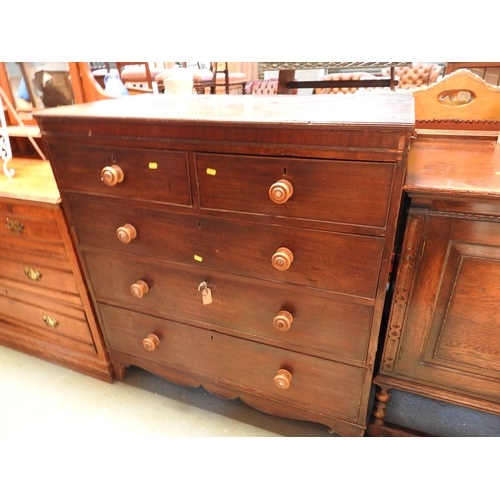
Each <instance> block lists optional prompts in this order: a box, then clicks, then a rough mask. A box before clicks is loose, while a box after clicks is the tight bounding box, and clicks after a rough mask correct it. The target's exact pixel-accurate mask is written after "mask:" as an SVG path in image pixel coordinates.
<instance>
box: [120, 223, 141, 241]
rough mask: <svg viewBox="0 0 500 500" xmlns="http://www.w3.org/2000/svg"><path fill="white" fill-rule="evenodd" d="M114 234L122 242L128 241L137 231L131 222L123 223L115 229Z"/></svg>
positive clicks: (135, 235) (134, 236)
mask: <svg viewBox="0 0 500 500" xmlns="http://www.w3.org/2000/svg"><path fill="white" fill-rule="evenodd" d="M116 236H118V239H119V240H120V241H121V242H122V243H130V242H131V241H132V240H133V239H134V238H136V237H137V231H136V229H135V227H134V226H132V224H124V225H123V226H122V227H119V228H118V229H117V230H116Z"/></svg>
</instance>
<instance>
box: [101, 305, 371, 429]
mask: <svg viewBox="0 0 500 500" xmlns="http://www.w3.org/2000/svg"><path fill="white" fill-rule="evenodd" d="M100 309H101V314H102V317H103V322H104V328H105V335H106V336H107V340H108V345H109V348H110V349H111V350H116V351H119V352H124V353H128V354H130V355H133V356H134V357H135V359H136V360H137V365H138V366H140V364H141V363H140V360H141V359H144V360H150V361H156V362H158V363H162V364H165V366H168V367H169V368H170V369H174V370H180V371H184V372H188V373H193V374H196V375H198V376H200V377H202V378H203V377H205V378H207V379H209V380H211V381H217V382H221V383H226V384H228V385H231V386H233V387H237V388H239V389H240V390H243V391H244V390H248V391H250V392H251V393H252V394H261V395H264V396H268V397H272V398H274V399H276V400H280V401H284V402H289V403H292V404H297V405H299V406H301V407H312V408H315V409H319V410H324V411H328V412H330V413H332V414H334V415H338V416H341V417H343V418H346V419H350V420H353V421H355V420H356V419H357V418H358V412H359V398H360V396H361V391H362V385H363V378H364V370H363V369H361V368H356V367H353V366H349V365H345V364H342V363H335V362H332V361H328V360H325V359H321V358H311V357H309V356H306V355H304V354H299V353H296V352H292V351H288V350H286V349H279V348H276V347H271V346H268V345H265V344H261V343H258V342H252V341H248V340H242V339H239V338H236V337H232V336H230V335H224V334H221V333H216V332H213V331H209V330H204V329H200V328H194V327H192V326H188V325H184V324H181V323H177V322H173V321H166V320H163V319H159V318H156V317H153V316H148V315H144V314H140V313H137V312H132V311H129V310H125V309H120V308H116V307H111V306H107V305H101V308H100ZM150 335H155V336H156V338H157V340H158V343H157V344H156V339H155V338H154V337H149V336H150ZM144 339H148V340H146V342H147V345H149V346H151V345H153V344H154V345H155V348H154V350H148V349H146V348H145V347H144V343H143V341H144ZM150 348H151V347H150ZM279 370H287V371H288V372H289V373H290V374H291V375H292V379H291V380H290V385H289V387H288V388H287V389H282V388H279V387H278V386H277V385H276V384H275V377H276V376H277V375H278V372H279Z"/></svg>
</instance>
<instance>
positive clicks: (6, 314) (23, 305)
mask: <svg viewBox="0 0 500 500" xmlns="http://www.w3.org/2000/svg"><path fill="white" fill-rule="evenodd" d="M9 165H15V170H16V175H15V177H13V178H10V179H8V178H6V177H2V178H1V179H0V217H1V218H2V221H3V223H2V224H1V226H0V286H1V293H0V343H1V344H3V345H6V346H8V347H12V348H14V349H17V350H21V351H24V352H27V353H29V354H33V355H35V356H38V357H41V358H44V359H47V360H49V361H52V362H56V363H59V364H62V365H64V366H66V367H68V368H71V369H74V370H77V371H80V372H83V373H85V374H87V375H92V376H94V377H97V378H100V379H103V380H106V381H108V382H110V381H112V380H113V378H114V377H113V371H112V367H111V365H110V362H109V359H108V356H107V353H106V348H105V345H104V341H103V338H102V334H101V332H100V330H99V327H98V324H97V322H96V319H95V315H94V312H93V309H92V304H91V299H90V297H89V295H88V291H87V288H86V285H85V282H84V278H83V276H82V274H81V270H80V267H79V263H78V259H77V256H76V253H75V249H74V246H73V243H72V241H71V237H70V234H69V231H68V226H67V223H66V220H65V217H64V215H63V212H62V210H61V207H60V197H59V192H58V190H57V186H56V183H55V180H54V176H53V174H52V170H51V168H50V164H49V162H42V161H38V160H35V161H32V160H29V159H17V158H16V159H14V160H12V162H11V163H10V164H9Z"/></svg>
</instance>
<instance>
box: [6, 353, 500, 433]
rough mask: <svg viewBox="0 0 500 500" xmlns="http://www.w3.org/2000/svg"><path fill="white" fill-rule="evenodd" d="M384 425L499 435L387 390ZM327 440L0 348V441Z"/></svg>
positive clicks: (135, 380) (310, 427) (218, 402)
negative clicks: (17, 438) (40, 438)
mask: <svg viewBox="0 0 500 500" xmlns="http://www.w3.org/2000/svg"><path fill="white" fill-rule="evenodd" d="M388 420H389V421H391V422H393V423H396V424H399V425H404V426H407V427H410V428H414V429H418V430H420V431H422V432H426V433H429V434H433V435H437V436H449V437H453V436H463V437H466V436H476V437H480V436H496V437H500V416H497V415H491V414H487V413H483V412H478V411H473V410H470V409H467V408H462V407H458V406H455V405H450V404H446V403H441V402H438V401H433V400H429V399H427V398H422V397H420V396H415V395H410V394H405V393H402V392H399V391H395V390H394V391H393V395H392V398H391V404H390V405H389V408H388ZM82 432H83V433H87V434H88V435H89V436H92V437H93V438H95V437H96V436H102V437H103V438H105V439H108V440H109V439H111V438H123V437H126V438H127V439H129V438H149V437H174V436H176V437H179V436H182V437H183V436H194V437H333V435H332V434H330V433H329V431H328V429H327V428H326V427H325V426H323V425H320V424H315V423H311V422H300V421H294V420H290V419H284V418H279V417H274V416H271V415H267V414H264V413H262V412H259V411H257V410H254V409H252V408H250V407H248V406H247V405H246V404H244V403H243V402H241V401H240V400H223V399H220V398H217V397H215V396H213V395H211V394H210V393H208V392H207V391H206V390H204V389H203V388H196V389H192V388H185V387H181V386H177V385H175V384H172V383H170V382H167V381H165V380H162V379H160V378H158V377H156V376H154V375H151V374H149V373H147V372H145V371H143V370H141V369H138V368H131V369H129V370H128V371H127V377H126V379H125V380H124V381H122V382H120V381H118V382H115V383H113V384H108V383H106V382H101V381H99V380H96V379H94V378H92V377H88V376H85V375H82V374H80V373H77V372H74V371H72V370H69V369H67V368H64V367H61V366H58V365H55V364H52V363H49V362H47V361H43V360H40V359H37V358H35V357H33V356H29V355H27V354H23V353H20V352H17V351H15V350H12V349H9V348H6V347H3V346H0V439H1V438H3V437H12V436H23V437H24V438H26V437H27V436H30V435H32V436H34V437H37V436H40V435H43V436H45V437H50V436H51V435H53V436H57V439H59V440H60V439H64V438H65V437H67V438H68V439H71V438H72V436H74V435H75V433H77V434H79V435H80V436H81V433H82Z"/></svg>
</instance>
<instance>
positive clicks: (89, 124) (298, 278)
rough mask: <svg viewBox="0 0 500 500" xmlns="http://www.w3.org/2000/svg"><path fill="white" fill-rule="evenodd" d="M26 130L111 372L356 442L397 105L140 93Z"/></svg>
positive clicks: (396, 172) (399, 179)
mask: <svg viewBox="0 0 500 500" xmlns="http://www.w3.org/2000/svg"><path fill="white" fill-rule="evenodd" d="M226 97H229V99H227V98H226ZM330 97H331V96H330ZM118 101H119V102H118ZM37 118H38V120H39V123H40V126H41V129H42V131H43V136H44V139H45V141H46V143H47V147H48V148H49V151H50V153H51V160H52V164H53V168H54V171H55V175H56V178H57V180H58V186H59V188H60V189H61V193H62V194H61V196H62V199H63V205H64V208H65V211H66V213H67V215H68V218H69V220H70V224H71V226H72V228H73V236H74V238H75V242H76V244H77V247H78V250H79V253H80V257H81V262H82V266H83V268H84V272H85V275H86V277H87V279H88V285H89V289H90V291H91V294H92V298H93V301H94V304H95V307H96V308H97V309H98V311H99V317H100V318H101V326H102V328H103V332H104V335H105V338H106V343H107V348H108V352H109V355H110V358H111V361H112V363H113V367H114V369H115V371H116V372H117V374H118V376H120V377H123V376H126V368H127V367H128V366H130V365H136V366H140V367H142V368H144V369H146V370H149V371H151V372H153V373H156V374H158V375H160V376H162V377H165V378H168V379H169V380H171V381H173V382H176V383H182V384H185V385H189V386H197V385H203V386H204V387H205V388H207V390H210V391H212V392H213V393H214V394H217V395H220V396H222V397H226V398H236V397H239V398H241V399H242V400H243V401H245V402H247V403H248V404H250V405H252V406H253V407H255V408H257V409H259V410H262V411H266V412H269V413H272V414H275V415H280V416H285V417H289V418H296V419H302V420H311V421H315V422H319V423H322V424H325V425H327V426H328V427H329V428H330V429H331V430H332V432H334V433H337V434H340V435H347V436H361V435H363V434H364V432H365V428H366V420H367V413H368V400H369V395H370V389H371V382H372V370H373V364H374V360H375V351H376V347H377V342H378V334H379V328H380V323H381V316H382V311H383V305H384V299H385V294H386V285H387V277H388V275H389V266H390V260H391V253H392V246H393V242H394V239H395V230H396V222H397V217H398V213H399V204H400V199H401V189H402V183H403V179H404V174H405V165H406V155H407V150H408V146H409V140H410V135H411V132H412V130H413V126H414V122H413V101H412V99H411V98H410V96H396V95H388V96H378V97H375V96H371V99H370V101H369V103H368V101H367V100H366V99H365V98H360V99H351V98H348V99H343V98H340V99H335V98H333V99H315V98H314V99H311V98H310V97H307V96H305V98H304V99H302V98H301V96H277V97H271V98H270V99H269V100H267V99H266V100H263V99H259V98H257V99H253V96H194V97H191V96H190V97H179V98H172V97H169V96H166V95H165V96H156V97H155V96H148V98H145V99H144V98H143V97H140V98H135V97H134V98H130V99H124V100H114V101H113V102H111V101H107V102H102V103H94V104H90V105H84V106H79V107H69V108H65V109H60V110H47V111H46V112H43V113H41V114H39V115H38V116H37ZM164 160H165V161H164ZM113 162H114V164H116V165H118V166H119V167H120V170H118V169H116V168H115V171H114V173H113V174H112V177H113V179H114V178H120V182H117V183H116V184H114V185H112V186H109V185H103V184H102V182H101V177H103V178H104V174H101V172H102V169H103V168H105V166H110V165H111V164H112V163H113ZM151 164H153V167H151ZM106 172H108V171H107V170H106ZM116 172H118V173H119V175H115V174H116ZM122 172H123V175H122ZM106 175H107V174H106ZM275 184H278V188H276V185H275ZM290 186H291V187H290ZM281 190H284V191H283V192H282V191H281ZM276 193H278V194H277V195H276ZM280 193H281V194H280ZM282 195H283V197H280V196H282ZM276 196H277V198H276ZM273 197H274V198H273ZM273 199H274V200H275V201H276V200H278V201H279V203H276V202H275V201H273ZM117 230H118V231H117ZM117 234H118V235H121V237H122V239H118V237H117ZM276 265H277V266H278V267H275V266H276ZM132 293H133V294H132ZM203 293H205V295H203ZM276 325H278V327H279V328H278V327H277V326H276ZM280 328H281V329H282V330H280Z"/></svg>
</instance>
